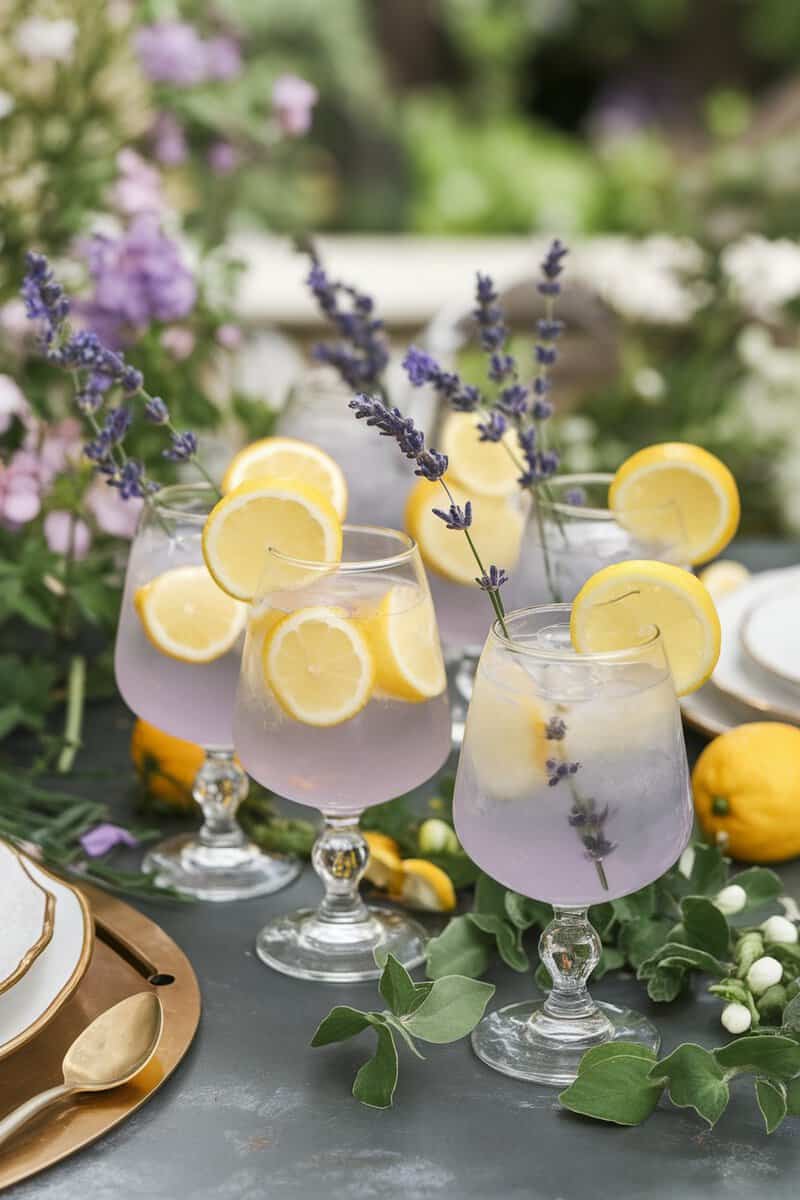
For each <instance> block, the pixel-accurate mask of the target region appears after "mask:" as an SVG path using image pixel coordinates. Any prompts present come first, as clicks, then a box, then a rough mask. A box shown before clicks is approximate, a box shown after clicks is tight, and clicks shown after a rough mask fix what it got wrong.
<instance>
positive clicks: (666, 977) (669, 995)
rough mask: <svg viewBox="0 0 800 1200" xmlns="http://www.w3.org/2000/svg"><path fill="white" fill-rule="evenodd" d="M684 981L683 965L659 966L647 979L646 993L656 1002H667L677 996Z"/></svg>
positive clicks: (684, 971)
mask: <svg viewBox="0 0 800 1200" xmlns="http://www.w3.org/2000/svg"><path fill="white" fill-rule="evenodd" d="M685 982H686V970H685V969H684V968H683V967H662V966H659V967H658V968H657V969H656V971H655V973H654V974H653V975H651V976H650V977H649V978H648V980H647V994H648V996H649V997H650V999H651V1000H655V1001H656V1003H658V1004H663V1003H668V1002H669V1001H670V1000H674V999H675V998H676V996H679V995H680V993H681V992H682V991H683V986H684V984H685Z"/></svg>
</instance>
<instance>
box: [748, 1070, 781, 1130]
mask: <svg viewBox="0 0 800 1200" xmlns="http://www.w3.org/2000/svg"><path fill="white" fill-rule="evenodd" d="M756 1100H757V1101H758V1107H759V1108H760V1109H761V1115H762V1116H763V1118H764V1125H765V1127H766V1130H767V1133H774V1132H775V1130H776V1129H777V1128H778V1126H779V1125H780V1123H781V1121H782V1120H783V1118H784V1117H785V1116H786V1112H787V1107H788V1106H787V1101H786V1084H784V1083H781V1082H780V1081H779V1080H774V1079H756Z"/></svg>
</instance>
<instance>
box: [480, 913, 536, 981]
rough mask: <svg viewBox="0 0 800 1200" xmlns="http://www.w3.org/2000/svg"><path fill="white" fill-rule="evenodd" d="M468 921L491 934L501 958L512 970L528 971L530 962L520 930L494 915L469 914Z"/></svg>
mask: <svg viewBox="0 0 800 1200" xmlns="http://www.w3.org/2000/svg"><path fill="white" fill-rule="evenodd" d="M468 919H469V920H470V921H471V922H472V924H473V925H477V927H478V929H480V930H481V931H482V932H483V933H489V934H491V935H492V936H493V937H494V938H495V940H496V941H497V949H498V952H499V954H500V957H501V958H502V960H503V962H504V963H507V965H508V966H509V967H511V969H512V970H514V971H527V970H528V968H529V967H530V962H529V960H528V956H527V954H526V953H525V951H524V950H523V949H522V945H521V942H520V937H521V933H522V931H521V930H520V929H517V928H516V926H514V925H512V924H511V923H510V922H509V921H506V920H504V919H503V918H502V917H498V916H495V915H494V914H493V913H481V912H473V913H469V914H468Z"/></svg>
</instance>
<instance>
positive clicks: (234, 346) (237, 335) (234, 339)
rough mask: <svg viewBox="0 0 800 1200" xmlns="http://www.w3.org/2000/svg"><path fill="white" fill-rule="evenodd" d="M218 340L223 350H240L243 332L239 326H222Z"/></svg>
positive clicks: (217, 334) (218, 333)
mask: <svg viewBox="0 0 800 1200" xmlns="http://www.w3.org/2000/svg"><path fill="white" fill-rule="evenodd" d="M216 338H217V342H218V343H219V345H220V346H222V348H223V350H238V349H239V347H240V346H241V344H242V331H241V329H240V328H239V326H238V325H231V324H224V325H220V326H219V327H218V329H217V333H216Z"/></svg>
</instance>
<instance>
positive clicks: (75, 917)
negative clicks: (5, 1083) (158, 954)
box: [0, 858, 94, 1058]
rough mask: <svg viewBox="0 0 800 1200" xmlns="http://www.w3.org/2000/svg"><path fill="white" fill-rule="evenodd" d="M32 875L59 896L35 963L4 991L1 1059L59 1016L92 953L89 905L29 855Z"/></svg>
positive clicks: (0, 1013) (0, 1009)
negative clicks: (49, 935)
mask: <svg viewBox="0 0 800 1200" xmlns="http://www.w3.org/2000/svg"><path fill="white" fill-rule="evenodd" d="M24 862H25V866H26V867H27V869H28V870H29V871H30V874H31V876H32V878H33V879H34V880H35V881H36V882H37V883H40V884H41V885H42V887H44V888H47V890H48V891H49V892H52V894H53V895H54V896H55V898H56V913H55V921H54V922H53V936H52V938H51V939H50V942H49V944H48V945H47V946H46V947H45V949H44V950H43V951H42V953H41V954H40V955H39V957H38V958H37V959H36V961H35V962H34V963H33V965H32V966H31V967H30V968H29V970H28V971H27V972H26V973H25V974H24V975H23V977H22V978H21V979H20V980H19V982H18V983H15V984H14V986H13V987H12V988H9V990H8V991H7V992H3V993H2V995H0V1058H5V1056H6V1055H7V1054H11V1052H12V1051H13V1050H16V1049H18V1048H19V1047H20V1046H23V1045H24V1044H25V1042H27V1041H29V1040H30V1038H32V1037H34V1036H35V1035H36V1034H37V1033H38V1032H39V1030H40V1029H43V1028H44V1026H45V1025H46V1024H47V1022H48V1021H49V1020H50V1018H51V1017H54V1016H55V1014H56V1013H57V1011H58V1009H59V1008H60V1007H61V1005H62V1004H63V1003H64V1001H65V1000H67V999H68V998H69V996H71V995H72V993H73V992H74V990H75V988H76V987H77V986H78V984H79V983H80V981H81V978H82V977H83V974H84V972H85V971H86V968H87V967H88V965H89V959H90V958H91V955H92V945H93V942H94V930H93V925H92V918H91V914H90V912H89V906H88V904H87V903H86V901H85V899H84V898H83V896H81V895H80V894H79V893H78V892H77V891H76V890H75V888H73V887H70V885H69V884H68V883H64V881H63V880H62V879H56V877H55V876H54V875H51V874H50V872H49V871H46V870H45V869H44V868H43V867H40V866H39V865H38V863H34V862H32V861H31V860H30V859H29V858H25V859H24Z"/></svg>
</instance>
